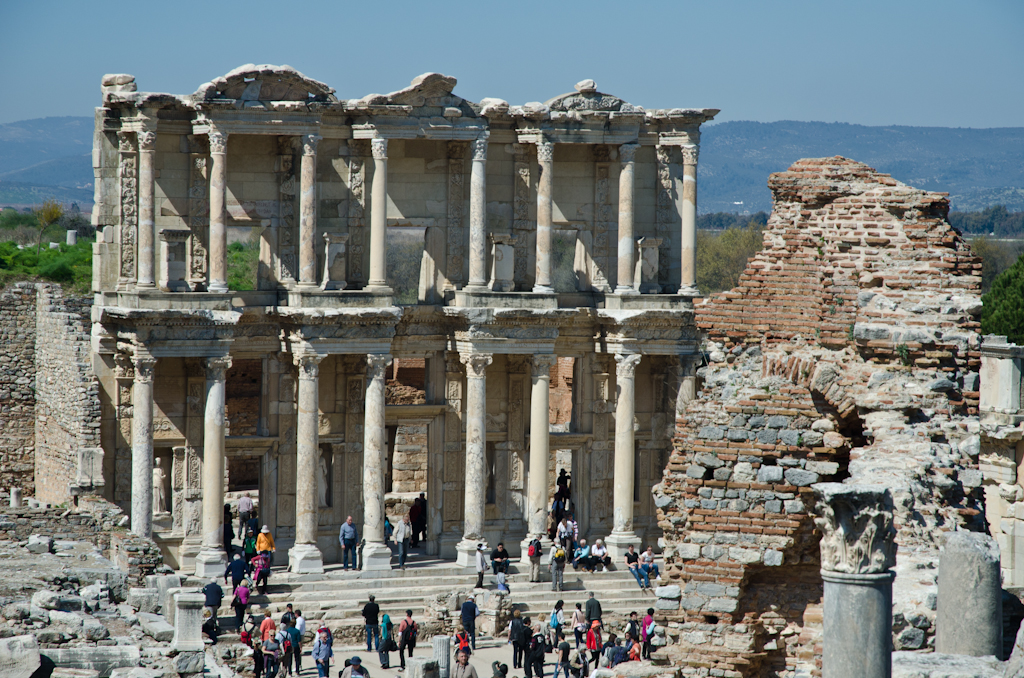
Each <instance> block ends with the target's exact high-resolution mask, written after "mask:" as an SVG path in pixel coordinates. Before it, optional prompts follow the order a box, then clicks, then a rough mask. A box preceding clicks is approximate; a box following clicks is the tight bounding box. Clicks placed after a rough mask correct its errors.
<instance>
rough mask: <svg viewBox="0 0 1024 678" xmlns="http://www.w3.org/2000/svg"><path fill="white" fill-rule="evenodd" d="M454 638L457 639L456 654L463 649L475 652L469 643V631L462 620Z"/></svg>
mask: <svg viewBox="0 0 1024 678" xmlns="http://www.w3.org/2000/svg"><path fill="white" fill-rule="evenodd" d="M453 640H454V641H455V653H456V654H458V653H459V652H462V651H463V650H464V651H466V652H470V653H471V652H473V648H472V647H470V643H469V633H468V632H467V631H466V627H465V626H463V625H462V622H461V621H460V622H459V625H458V627H457V628H456V630H455V636H454V637H453Z"/></svg>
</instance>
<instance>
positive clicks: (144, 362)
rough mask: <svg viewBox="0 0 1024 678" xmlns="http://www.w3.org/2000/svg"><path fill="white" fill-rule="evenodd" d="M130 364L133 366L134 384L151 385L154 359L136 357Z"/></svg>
mask: <svg viewBox="0 0 1024 678" xmlns="http://www.w3.org/2000/svg"><path fill="white" fill-rule="evenodd" d="M132 362H133V363H134V364H135V382H136V383H143V384H152V383H153V372H154V371H155V370H156V358H154V357H152V356H148V355H147V356H141V355H137V356H135V357H134V358H132Z"/></svg>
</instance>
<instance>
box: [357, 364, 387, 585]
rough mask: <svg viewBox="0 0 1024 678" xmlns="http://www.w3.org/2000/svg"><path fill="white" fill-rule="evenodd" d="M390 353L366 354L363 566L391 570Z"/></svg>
mask: <svg viewBox="0 0 1024 678" xmlns="http://www.w3.org/2000/svg"><path fill="white" fill-rule="evenodd" d="M390 364H391V355H390V354H387V353H371V354H369V355H367V356H366V401H365V414H364V419H363V538H364V539H365V540H366V545H365V546H364V547H363V569H364V570H390V569H391V549H390V548H388V546H387V544H385V543H384V467H385V465H386V464H385V459H386V456H385V455H386V454H387V433H386V431H385V429H384V381H385V376H386V373H387V367H388V365H390Z"/></svg>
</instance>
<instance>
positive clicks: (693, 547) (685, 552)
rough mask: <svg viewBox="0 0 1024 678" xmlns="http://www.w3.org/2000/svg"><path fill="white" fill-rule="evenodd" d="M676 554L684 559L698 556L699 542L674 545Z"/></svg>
mask: <svg viewBox="0 0 1024 678" xmlns="http://www.w3.org/2000/svg"><path fill="white" fill-rule="evenodd" d="M675 550H676V555H677V556H679V557H680V558H683V559H684V560H693V559H695V558H700V545H699V544H679V545H677V546H676V547H675Z"/></svg>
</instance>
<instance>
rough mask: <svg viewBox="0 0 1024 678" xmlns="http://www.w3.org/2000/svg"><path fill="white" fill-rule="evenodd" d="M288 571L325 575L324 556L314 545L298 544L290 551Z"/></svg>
mask: <svg viewBox="0 0 1024 678" xmlns="http://www.w3.org/2000/svg"><path fill="white" fill-rule="evenodd" d="M288 571H289V572H294V573H296V574H323V572H324V556H323V554H322V553H320V549H318V548H317V547H316V545H314V544H296V545H295V546H293V547H291V548H290V549H288Z"/></svg>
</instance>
